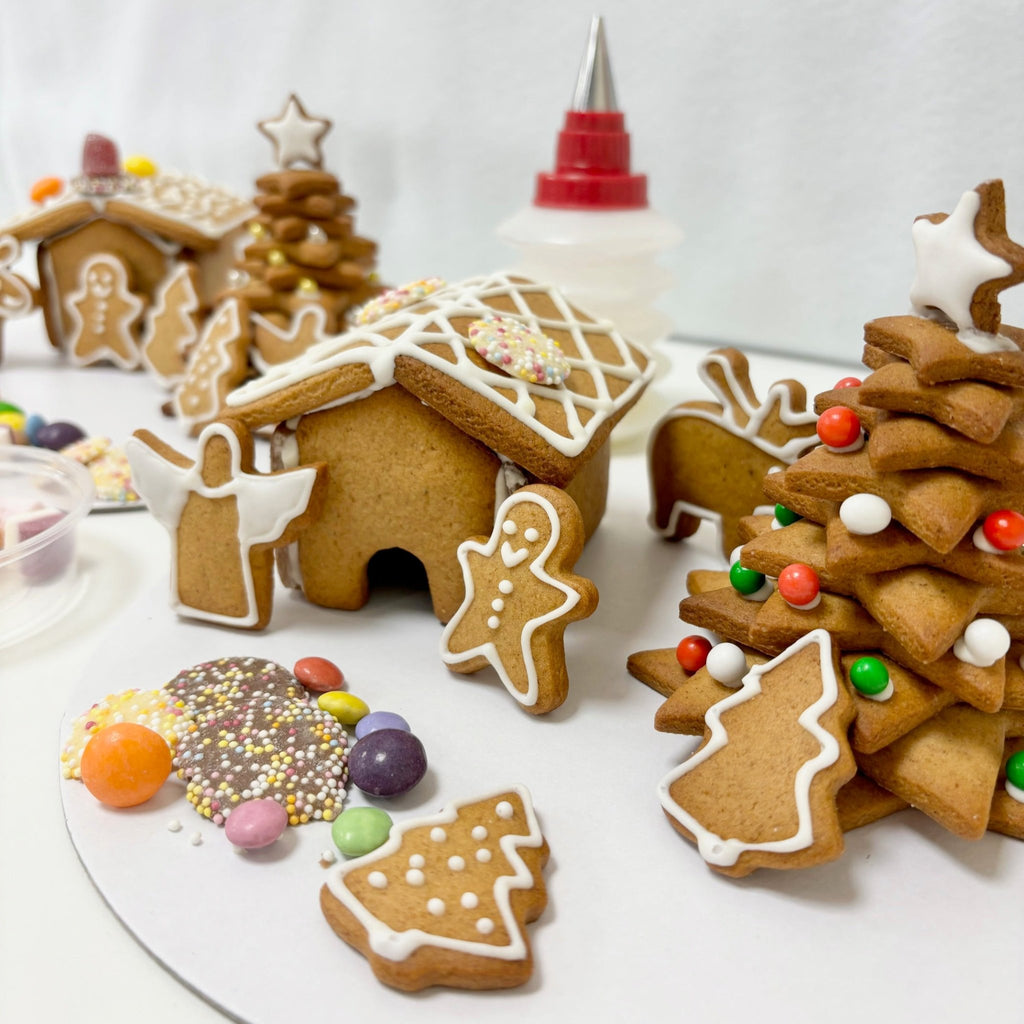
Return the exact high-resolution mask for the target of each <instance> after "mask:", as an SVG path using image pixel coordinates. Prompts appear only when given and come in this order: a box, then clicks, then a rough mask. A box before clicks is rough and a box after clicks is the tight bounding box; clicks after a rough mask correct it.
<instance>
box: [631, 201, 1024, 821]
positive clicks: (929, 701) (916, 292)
mask: <svg viewBox="0 0 1024 1024" xmlns="http://www.w3.org/2000/svg"><path fill="white" fill-rule="evenodd" d="M913 234H914V242H915V248H916V253H917V274H916V277H915V281H914V286H913V290H912V305H913V307H914V312H913V313H912V314H910V315H905V316H894V317H885V318H882V319H880V320H873V321H871V322H870V323H868V324H867V325H866V327H865V339H866V342H867V344H866V347H865V353H864V361H865V363H866V364H867V365H868V366H869V367H870V368H873V370H874V372H872V373H870V374H869V375H868V376H867V377H866V378H865V379H864V381H863V382H860V381H857V380H851V379H846V380H844V381H842V382H840V383H841V385H842V386H837V387H836V388H834V389H833V390H831V391H827V392H825V393H823V394H821V395H819V396H818V397H817V399H816V401H815V409H816V412H817V413H818V422H817V435H818V440H819V442H820V443H819V445H818V446H817V447H816V448H814V449H813V450H812V451H810V452H808V453H806V454H805V455H803V456H801V457H800V458H799V459H797V460H796V461H795V462H793V463H792V464H791V465H790V466H788V467H786V468H784V469H783V470H781V471H779V472H776V473H772V474H769V475H768V476H767V477H766V478H765V481H764V489H765V493H766V494H767V495H768V496H769V498H770V499H771V500H773V501H775V502H776V503H777V504H776V512H775V514H774V515H757V516H751V517H748V518H746V519H744V520H743V521H742V522H741V524H740V532H741V535H742V537H743V538H744V541H745V542H744V543H743V546H742V547H741V548H740V549H739V551H738V557H737V559H736V561H735V562H734V564H733V565H732V566H731V567H730V570H729V572H727V573H726V572H721V573H715V572H706V571H705V572H699V573H691V574H690V577H689V579H688V587H689V595H688V596H687V597H686V598H685V599H684V600H683V601H682V603H681V605H680V617H681V618H682V619H683V620H684V621H685V622H687V623H689V624H690V625H691V626H694V627H697V628H698V629H702V630H705V631H708V632H709V633H711V634H713V635H714V636H715V637H716V638H717V640H718V642H717V643H715V644H714V645H711V644H710V643H708V644H707V647H708V648H710V651H708V650H707V649H706V648H705V649H704V650H703V652H702V654H701V656H698V657H696V658H694V657H690V656H689V655H691V654H692V652H691V651H690V648H689V647H687V648H686V649H685V650H684V649H683V647H682V645H681V647H680V656H679V657H678V658H676V657H675V656H674V652H673V651H672V650H671V649H666V650H664V651H647V652H638V653H637V654H634V655H633V656H632V657H631V658H630V670H631V671H633V673H634V674H635V675H637V676H638V677H639V678H641V679H642V680H643V681H644V682H646V683H648V684H649V685H651V686H653V687H654V688H656V689H658V690H659V691H660V692H662V693H664V694H666V695H668V700H667V701H666V703H665V705H664V706H663V708H662V710H661V711H660V712H659V724H660V727H661V728H665V729H668V730H672V731H683V732H693V731H694V721H695V718H696V717H697V716H700V715H701V714H711V713H712V712H713V706H718V705H713V702H714V701H715V700H716V699H720V698H721V693H722V688H723V687H724V686H726V685H730V679H728V678H727V675H728V674H727V673H723V671H722V669H721V664H722V662H723V661H725V660H726V659H725V651H726V649H727V648H734V649H735V650H736V651H737V652H741V654H740V659H741V660H743V659H744V658H745V661H746V662H749V661H751V660H752V659H755V658H763V657H769V658H771V657H775V656H777V655H779V654H780V653H781V652H783V651H784V650H785V649H787V648H788V647H789V646H790V645H791V644H794V643H797V642H800V641H801V638H804V637H806V636H807V635H808V634H809V633H810V632H812V631H815V630H827V631H828V633H829V634H830V636H831V638H832V643H833V644H834V645H835V647H836V648H837V650H838V651H839V654H840V664H841V667H842V679H843V685H844V686H845V687H847V689H848V690H849V692H850V694H851V695H852V699H853V704H854V709H855V714H854V719H853V722H852V725H851V728H850V733H849V736H850V742H851V746H852V749H853V752H854V756H855V759H856V763H857V767H858V769H859V771H860V773H861V774H860V775H859V776H858V778H861V777H866V778H867V779H869V780H871V782H872V783H873V784H874V785H875V786H876V787H878V789H879V790H881V791H882V792H887V793H889V794H891V795H892V796H893V797H895V798H896V799H897V801H900V800H902V801H905V802H906V803H908V804H910V805H912V806H914V807H915V808H917V809H919V810H921V811H923V812H924V813H926V814H927V815H929V816H930V817H931V818H933V819H934V820H935V821H936V822H938V823H939V824H940V825H942V826H943V827H944V828H946V829H948V830H949V831H951V832H952V833H954V834H956V835H958V836H961V837H963V838H968V839H973V838H978V837H980V836H982V835H983V834H984V833H985V831H986V830H987V829H990V828H991V829H993V830H996V831H1002V832H1007V833H1008V834H1011V835H1012V834H1015V832H1014V828H1013V825H1012V824H1011V822H1012V820H1013V819H1014V815H1013V814H1010V815H1008V814H1007V807H1010V808H1012V807H1013V806H1014V805H1013V804H1008V803H1007V801H1008V800H1011V801H1012V800H1015V799H1016V796H1015V795H1014V791H1013V789H1012V784H1011V788H1007V787H1005V786H1004V785H1003V782H1002V779H1003V778H1005V777H1006V775H1007V767H1008V766H1007V759H1008V757H1009V756H1010V750H1011V748H1012V744H1008V741H1010V740H1014V739H1015V738H1016V737H1018V736H1019V735H1020V733H1021V732H1022V731H1024V718H1022V716H1021V709H1022V705H1024V693H1022V691H1021V689H1020V687H1019V686H1018V680H1019V679H1020V677H1021V667H1020V665H1021V662H1020V659H1021V657H1022V652H1024V600H1022V598H1021V594H1022V592H1024V484H1022V483H1021V480H1022V479H1024V477H1022V474H1021V468H1022V465H1024V464H1022V462H1021V458H1022V450H1021V441H1020V438H1021V434H1022V432H1024V417H1022V411H1021V410H1022V408H1024V333H1022V332H1021V331H1020V330H1018V329H1017V328H1013V327H1009V326H1007V325H1004V324H1002V323H1001V321H1000V311H999V304H998V301H997V300H998V294H999V291H1000V290H1001V289H1002V288H1004V287H1007V286H1009V285H1011V284H1014V283H1017V282H1018V281H1020V280H1022V279H1024V249H1022V248H1021V247H1019V246H1017V245H1016V244H1015V243H1013V242H1011V241H1010V240H1009V239H1008V238H1007V237H1006V230H1005V214H1004V209H1003V189H1002V184H1001V183H1000V182H986V183H985V184H983V185H981V186H979V187H978V188H977V189H976V190H972V191H971V192H968V193H966V194H965V195H964V196H963V197H962V198H961V200H960V202H959V203H958V204H957V206H956V208H955V210H954V211H953V213H952V214H950V215H949V216H945V215H939V214H937V215H932V216H929V217H926V218H920V219H918V220H917V221H916V222H915V225H914V231H913ZM688 639H689V640H690V642H691V646H692V643H693V638H688ZM705 643H707V642H706V641H705ZM705 658H706V660H704V659H705ZM684 662H685V664H684ZM709 674H710V676H711V677H712V679H714V680H717V681H718V684H717V688H716V687H714V686H711V685H710V684H709V682H708V679H707V676H708V675H709ZM731 682H732V683H734V682H735V680H732V681H731ZM709 708H711V711H709ZM1012 773H1013V769H1012V768H1011V770H1010V774H1011V775H1012ZM844 789H845V787H844ZM842 792H843V791H840V793H842ZM994 794H995V795H994ZM839 800H840V803H841V802H842V798H841V796H840V798H839ZM898 806H899V803H898V802H897V803H895V804H893V805H891V809H895V808H896V807H898ZM844 827H847V826H846V825H845V824H844Z"/></svg>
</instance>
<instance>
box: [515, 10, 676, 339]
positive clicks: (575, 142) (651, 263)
mask: <svg viewBox="0 0 1024 1024" xmlns="http://www.w3.org/2000/svg"><path fill="white" fill-rule="evenodd" d="M498 237H499V238H500V239H501V240H502V241H504V242H506V243H508V244H509V245H511V246H512V247H514V248H515V249H517V250H518V252H519V262H518V267H517V269H519V270H521V271H522V272H523V273H524V274H526V275H527V276H529V277H533V278H534V279H536V280H539V281H546V282H549V283H551V284H555V285H558V286H559V287H560V288H561V289H562V290H563V291H564V292H565V293H566V295H567V297H568V298H569V299H570V300H571V301H572V302H574V303H576V304H577V305H579V306H580V308H581V309H584V310H586V311H588V312H590V313H592V314H594V315H597V316H601V317H607V318H608V319H610V320H612V321H613V322H614V323H615V325H616V327H618V329H619V331H620V332H621V333H622V334H623V335H624V336H626V337H627V338H629V339H630V340H633V341H638V342H641V343H642V344H645V345H648V346H651V345H654V344H655V343H656V342H657V341H658V340H660V339H662V338H664V337H665V336H666V335H667V334H668V333H669V331H670V330H671V327H672V324H671V320H670V318H669V317H668V316H666V315H665V314H664V313H662V312H661V311H660V310H658V309H657V308H656V307H655V304H654V303H655V300H656V299H657V297H658V296H659V295H661V294H662V293H663V292H665V291H667V290H668V289H669V288H670V287H671V284H672V275H671V274H669V272H668V271H667V270H665V269H664V268H663V267H660V266H658V264H657V259H658V257H659V255H660V254H661V253H663V252H664V251H666V250H667V249H670V248H672V247H673V246H675V245H676V244H678V243H679V241H680V240H681V239H682V232H681V231H680V230H679V228H678V227H677V226H676V225H675V224H674V223H673V222H672V221H670V220H668V218H666V217H663V216H662V215H661V214H659V213H656V212H655V211H654V210H652V209H651V208H650V206H649V205H648V202H647V177H646V175H643V174H635V173H633V172H632V171H631V169H630V139H629V133H628V132H627V131H626V129H625V117H624V115H623V114H622V113H621V111H619V110H618V107H617V104H616V99H615V88H614V85H613V81H612V76H611V70H610V66H609V62H608V51H607V47H606V44H605V40H604V29H603V25H602V22H601V19H600V18H599V17H595V18H594V21H593V23H592V25H591V29H590V38H589V40H588V44H587V51H586V53H585V55H584V58H583V63H582V65H581V67H580V74H579V79H578V81H577V84H576V92H575V95H574V97H573V104H572V109H571V110H569V111H568V112H567V113H566V115H565V124H564V127H563V129H562V131H561V132H560V133H559V136H558V146H557V152H556V161H555V170H554V171H553V172H542V173H540V174H538V175H537V184H536V191H535V194H534V199H533V203H532V204H531V205H530V206H527V207H525V208H524V209H522V210H520V211H519V212H518V213H516V214H515V215H514V216H512V217H510V218H509V219H508V220H506V221H504V222H503V223H502V224H500V225H499V227H498Z"/></svg>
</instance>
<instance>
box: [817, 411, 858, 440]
mask: <svg viewBox="0 0 1024 1024" xmlns="http://www.w3.org/2000/svg"><path fill="white" fill-rule="evenodd" d="M818 437H820V438H821V443H822V444H827V445H828V446H829V448H847V447H849V446H850V445H851V444H853V443H854V442H855V441H856V440H857V439H858V438H859V437H860V420H859V419H858V418H857V414H856V413H855V412H854V411H853V410H852V409H848V408H847V407H846V406H845V405H834V406H833V407H832V408H831V409H826V410H825V411H824V412H823V413H822V414H821V415H820V416H819V417H818Z"/></svg>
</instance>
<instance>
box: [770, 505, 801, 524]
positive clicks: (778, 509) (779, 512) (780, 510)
mask: <svg viewBox="0 0 1024 1024" xmlns="http://www.w3.org/2000/svg"><path fill="white" fill-rule="evenodd" d="M775 519H776V521H777V522H778V523H779V524H780V525H782V526H791V525H792V524H793V523H795V522H796V521H797V520H798V519H803V516H800V515H797V514H796V513H795V512H794V511H793V510H792V509H788V508H786V506H785V505H776V506H775Z"/></svg>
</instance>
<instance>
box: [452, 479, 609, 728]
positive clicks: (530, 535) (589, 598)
mask: <svg viewBox="0 0 1024 1024" xmlns="http://www.w3.org/2000/svg"><path fill="white" fill-rule="evenodd" d="M582 548H583V519H582V517H581V515H580V512H579V509H578V508H577V507H576V503H575V502H574V501H573V500H572V498H570V497H569V496H568V495H567V494H566V493H565V492H564V491H562V490H560V489H559V488H557V487H549V486H546V485H543V484H534V485H530V486H527V487H522V488H520V489H519V490H518V491H516V492H515V493H514V494H512V495H511V496H510V497H509V498H507V499H506V500H505V502H504V503H503V504H502V505H501V507H500V508H499V509H498V512H497V514H496V516H495V525H494V530H493V532H492V533H491V536H490V537H489V538H484V537H480V538H475V539H473V540H468V541H465V542H464V543H463V544H461V545H460V546H459V551H458V557H459V564H460V565H461V566H462V572H463V576H464V579H465V586H466V597H465V600H464V601H463V603H462V606H461V607H460V608H459V610H458V611H457V612H456V613H455V615H454V616H453V617H452V619H451V621H450V622H449V623H448V625H447V626H446V627H445V630H444V633H443V634H442V636H441V658H442V659H443V660H444V662H445V663H446V664H447V665H448V666H449V667H450V668H452V669H454V670H455V671H456V672H476V671H477V670H479V669H481V668H483V667H484V666H485V665H488V664H489V665H491V666H493V668H494V669H495V671H496V672H497V673H498V676H499V677H500V679H501V681H502V683H503V684H504V685H505V688H506V689H507V690H508V691H509V693H511V694H512V696H513V697H515V699H516V700H517V701H518V702H519V703H520V705H521V706H522V707H523V708H525V709H526V710H527V711H529V712H531V713H532V714H543V713H544V712H546V711H551V710H552V709H553V708H556V707H558V705H559V704H561V703H562V701H564V700H565V696H566V693H567V692H568V687H569V678H568V673H567V671H566V667H565V649H564V647H563V633H564V632H565V627H566V626H567V625H568V624H569V623H570V622H575V621H576V620H578V619H584V618H586V617H587V616H588V615H591V614H592V613H593V611H594V609H595V608H596V607H597V588H596V587H595V586H594V584H593V583H592V582H591V581H590V580H588V579H586V578H585V577H582V576H576V575H574V574H573V573H572V572H571V571H570V570H571V568H572V566H573V565H575V563H576V559H577V558H578V557H579V554H580V552H581V551H582Z"/></svg>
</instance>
